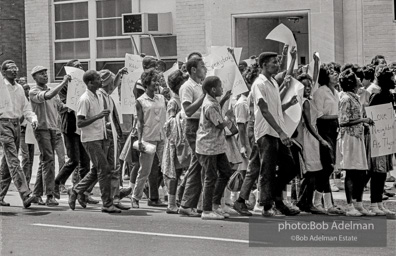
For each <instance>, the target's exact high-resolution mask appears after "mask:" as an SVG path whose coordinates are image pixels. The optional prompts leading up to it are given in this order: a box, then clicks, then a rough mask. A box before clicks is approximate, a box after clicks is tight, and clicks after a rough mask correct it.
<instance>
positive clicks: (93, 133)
mask: <svg viewBox="0 0 396 256" xmlns="http://www.w3.org/2000/svg"><path fill="white" fill-rule="evenodd" d="M103 110H104V105H103V100H102V98H101V97H98V95H97V94H96V93H93V92H91V91H90V90H88V89H87V90H86V91H85V92H84V93H83V94H82V95H81V97H80V99H79V100H78V102H77V117H78V116H83V117H85V118H86V119H89V118H92V117H94V116H96V115H99V114H100V113H101V112H102V111H103ZM105 127H106V125H105V118H104V117H103V118H100V119H98V120H96V121H95V122H93V123H92V124H90V125H87V126H85V127H82V128H81V142H89V141H96V140H103V139H104V138H105V132H106V129H105Z"/></svg>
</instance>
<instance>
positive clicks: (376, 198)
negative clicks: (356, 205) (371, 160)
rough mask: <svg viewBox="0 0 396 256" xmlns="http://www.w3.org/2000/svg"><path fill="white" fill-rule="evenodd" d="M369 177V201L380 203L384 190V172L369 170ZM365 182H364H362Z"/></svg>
mask: <svg viewBox="0 0 396 256" xmlns="http://www.w3.org/2000/svg"><path fill="white" fill-rule="evenodd" d="M368 174H369V175H368V176H369V177H370V178H371V179H370V198H371V203H381V202H382V193H383V191H384V186H385V181H386V173H380V172H369V173H368ZM364 184H366V183H364Z"/></svg>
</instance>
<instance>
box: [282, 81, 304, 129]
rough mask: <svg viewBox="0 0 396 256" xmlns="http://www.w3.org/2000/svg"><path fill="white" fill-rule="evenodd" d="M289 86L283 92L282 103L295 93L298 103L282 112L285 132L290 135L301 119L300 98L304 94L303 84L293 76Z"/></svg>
mask: <svg viewBox="0 0 396 256" xmlns="http://www.w3.org/2000/svg"><path fill="white" fill-rule="evenodd" d="M290 83H291V84H290V88H289V89H288V91H287V92H286V94H285V97H284V98H283V100H282V104H285V103H287V102H289V101H290V100H291V99H292V98H293V97H294V96H295V95H297V100H298V103H297V104H294V105H293V106H291V107H289V108H288V109H287V110H286V111H285V112H284V113H283V119H284V121H285V127H286V131H285V132H286V134H287V135H288V136H292V135H293V133H294V131H295V130H296V129H297V126H298V124H299V123H300V120H301V115H302V108H301V105H302V98H303V94H304V85H303V84H302V83H300V82H299V81H297V80H296V79H294V78H291V82H290Z"/></svg>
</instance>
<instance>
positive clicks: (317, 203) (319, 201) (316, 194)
mask: <svg viewBox="0 0 396 256" xmlns="http://www.w3.org/2000/svg"><path fill="white" fill-rule="evenodd" d="M322 197H323V193H320V192H318V191H317V190H315V192H314V206H315V207H318V206H322Z"/></svg>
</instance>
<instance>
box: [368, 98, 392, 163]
mask: <svg viewBox="0 0 396 256" xmlns="http://www.w3.org/2000/svg"><path fill="white" fill-rule="evenodd" d="M366 113H367V117H369V118H371V119H372V120H373V121H374V123H375V125H374V126H372V127H370V134H371V142H370V146H371V157H377V156H385V155H390V154H393V153H396V125H395V121H396V120H395V114H394V110H393V107H392V103H387V104H382V105H377V106H372V107H366Z"/></svg>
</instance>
